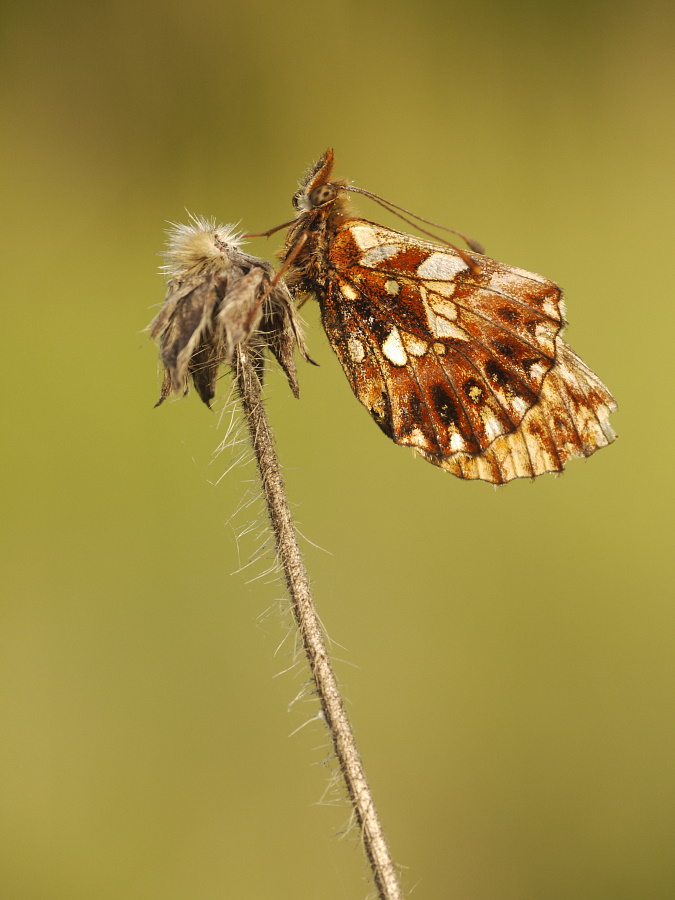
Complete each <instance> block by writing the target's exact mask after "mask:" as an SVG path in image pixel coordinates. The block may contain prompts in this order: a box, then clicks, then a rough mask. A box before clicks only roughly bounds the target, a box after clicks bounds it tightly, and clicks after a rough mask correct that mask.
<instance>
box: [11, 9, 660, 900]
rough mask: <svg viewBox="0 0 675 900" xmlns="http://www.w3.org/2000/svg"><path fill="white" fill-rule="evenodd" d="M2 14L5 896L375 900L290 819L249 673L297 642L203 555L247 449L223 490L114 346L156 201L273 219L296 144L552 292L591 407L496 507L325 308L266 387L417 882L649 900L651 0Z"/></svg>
mask: <svg viewBox="0 0 675 900" xmlns="http://www.w3.org/2000/svg"><path fill="white" fill-rule="evenodd" d="M2 18H3V23H2V36H1V38H0V40H1V52H0V66H1V68H2V73H3V74H2V87H1V94H2V104H1V107H2V113H1V115H2V135H3V137H2V141H1V142H0V163H1V165H0V170H1V177H2V182H3V184H2V201H3V215H2V223H1V225H0V228H1V229H2V237H1V246H2V248H3V257H4V259H3V264H2V283H3V291H2V293H3V333H4V341H3V349H2V353H1V355H0V364H1V365H2V367H3V369H4V374H3V384H4V386H5V391H4V399H3V411H2V424H3V441H2V473H3V477H4V485H3V493H2V505H3V512H4V515H3V517H2V519H3V534H2V544H1V546H2V556H3V574H2V587H3V601H2V623H1V632H2V654H1V659H2V662H1V665H2V672H1V675H0V690H1V692H2V710H1V712H0V715H1V717H2V730H3V732H4V734H3V737H2V740H1V742H0V761H1V772H2V774H1V776H0V779H1V783H0V804H1V809H0V829H1V837H2V839H1V848H2V856H3V859H2V861H1V865H0V869H1V870H2V876H1V878H2V887H0V894H1V895H2V897H7V898H11V900H28V898H30V900H57V898H58V900H61V898H63V900H90V898H97V900H99V898H100V900H108V898H110V900H112V898H115V900H117V898H124V900H155V898H157V900H159V898H161V900H187V898H190V900H195V898H197V900H220V898H230V897H237V898H267V897H269V898H275V900H286V898H289V900H290V898H293V900H296V898H310V900H315V898H321V900H343V898H350V900H351V898H358V897H365V895H366V894H367V892H368V890H369V889H370V888H371V887H372V885H370V884H369V883H368V882H367V875H366V869H365V866H364V862H363V857H362V853H361V851H360V849H359V848H358V844H357V841H356V839H355V838H354V836H353V835H351V836H349V835H347V836H346V837H344V838H343V839H342V840H340V835H342V832H343V831H344V829H345V827H346V825H347V823H348V810H347V809H346V807H345V806H344V804H341V803H337V805H330V803H327V804H324V805H321V804H320V801H321V799H322V797H323V795H324V792H325V789H326V787H327V785H328V782H329V778H330V768H326V766H325V765H323V763H324V761H325V759H326V757H327V755H328V747H327V742H326V738H325V735H324V732H323V729H322V727H321V726H320V725H319V724H318V723H312V724H309V725H308V726H307V727H305V728H303V729H302V730H301V731H300V732H298V733H297V734H295V735H294V736H292V737H290V738H289V735H290V734H291V732H293V731H294V730H295V729H296V728H298V726H300V725H302V724H303V723H304V722H306V721H307V720H308V719H309V718H310V717H311V716H312V715H314V713H315V712H316V707H315V706H314V704H313V703H312V702H309V701H304V702H298V703H297V704H295V705H294V706H293V708H292V709H291V711H290V712H289V711H288V709H287V707H288V704H289V703H291V701H292V700H293V698H294V697H295V696H296V694H298V692H299V691H300V690H301V688H302V685H303V682H304V678H305V672H304V670H302V669H301V668H299V669H295V670H293V671H292V672H290V673H287V674H284V675H281V676H279V677H276V678H275V677H274V676H275V675H276V674H277V673H279V672H281V671H282V670H284V669H286V668H287V667H288V666H290V665H291V664H292V661H293V656H292V649H293V638H292V636H291V637H288V638H287V639H286V641H285V643H283V645H282V646H281V647H280V649H279V650H278V652H276V655H275V651H277V647H278V646H279V645H280V644H281V642H282V641H283V639H284V637H285V636H286V635H287V632H288V619H287V617H286V616H285V615H284V614H283V613H281V612H280V611H279V610H280V604H279V603H278V601H279V598H280V597H282V595H283V591H282V588H281V586H280V584H279V583H278V581H276V580H275V577H274V576H266V575H265V574H264V573H265V570H266V569H267V568H268V560H269V553H268V554H267V557H265V558H263V559H262V560H260V561H258V562H255V563H253V564H252V565H251V566H250V567H248V568H247V569H246V570H245V571H244V572H242V573H240V574H232V573H233V572H234V571H235V570H236V569H237V568H238V567H239V566H240V565H242V564H243V563H245V562H246V561H247V560H248V559H249V558H250V556H251V555H252V554H254V555H255V553H256V550H257V547H258V546H259V544H260V541H261V540H264V536H263V538H260V537H259V535H258V532H259V530H260V528H261V520H260V507H259V504H258V503H257V502H256V503H254V504H253V506H251V507H249V508H248V509H246V510H244V511H242V512H240V513H238V514H235V515H234V518H232V515H233V513H235V510H236V509H237V507H238V506H239V505H240V504H241V503H242V502H243V501H245V500H246V498H247V497H248V496H249V492H250V491H251V489H252V485H253V481H252V479H253V478H254V471H253V468H252V466H251V465H250V464H249V465H245V466H241V467H238V468H235V469H234V470H232V471H230V472H229V473H228V474H227V475H226V476H225V477H224V478H222V479H221V480H220V481H219V479H220V476H221V475H223V473H225V471H226V469H227V468H228V465H229V464H230V462H231V460H232V456H233V454H232V452H230V451H225V452H224V453H222V454H220V455H219V456H217V457H216V458H215V459H214V458H213V451H214V450H215V448H216V447H217V445H218V444H219V442H220V441H221V440H222V438H223V436H224V433H225V425H226V422H227V419H228V416H227V414H226V415H225V416H224V417H223V419H222V421H221V419H220V417H219V416H218V414H213V413H209V412H208V411H207V410H206V409H205V408H204V407H203V406H202V404H201V403H200V402H199V401H198V400H197V398H196V396H194V395H191V396H190V397H189V398H187V399H186V400H181V401H178V402H176V403H173V404H168V405H166V406H164V407H162V408H160V409H153V404H154V402H155V400H156V398H157V396H158V383H159V382H158V378H157V372H156V352H155V349H154V347H153V346H152V345H151V344H150V343H148V341H147V338H146V336H145V335H144V334H143V333H142V329H143V327H144V326H145V325H146V323H147V322H148V321H149V319H150V318H151V317H152V316H153V315H154V313H155V311H156V308H157V304H159V303H160V302H161V300H162V298H163V291H164V289H163V282H162V279H161V278H160V277H159V275H158V274H157V266H158V264H159V263H160V260H159V259H158V257H157V256H156V253H157V252H158V251H159V250H160V249H161V247H162V243H163V240H164V235H163V231H164V228H165V227H166V222H167V220H169V221H183V220H185V218H186V210H189V211H190V212H194V213H198V214H201V215H207V216H211V215H212V216H215V217H217V218H218V219H220V220H221V221H226V222H230V221H235V222H236V221H241V222H242V226H243V227H245V228H246V229H249V230H256V231H258V230H262V229H266V228H269V227H271V226H273V225H276V224H278V223H280V222H282V221H284V220H286V219H288V218H289V217H290V215H291V214H292V210H291V206H290V198H291V195H292V193H293V191H294V190H295V188H296V184H297V179H298V178H299V177H300V175H301V174H302V172H303V171H304V169H305V168H306V166H307V165H309V164H310V163H311V162H312V161H313V160H314V159H315V158H316V157H317V156H318V155H319V154H320V153H322V152H323V150H325V148H326V147H327V146H333V147H334V148H335V150H336V154H337V173H338V175H342V176H344V177H347V178H349V179H353V180H354V181H355V183H357V184H358V185H360V186H362V187H365V188H368V189H370V190H372V191H376V192H378V193H380V194H382V195H383V196H386V197H388V198H389V199H391V200H392V201H394V202H396V203H399V204H402V205H404V206H407V207H408V208H412V209H414V210H415V211H416V212H418V213H420V214H421V215H424V216H428V217H429V218H432V219H435V220H436V221H440V222H443V223H446V224H448V225H450V226H453V227H455V228H459V229H462V230H465V231H467V232H468V233H470V234H472V235H474V236H475V237H476V238H478V239H479V240H481V241H482V242H483V243H484V244H485V245H486V247H487V249H488V252H489V253H490V254H491V255H493V256H496V257H497V258H498V259H501V260H503V261H505V262H508V263H512V264H514V265H519V266H522V267H525V268H529V269H533V270H534V271H538V272H542V273H544V274H546V275H547V276H549V277H551V278H553V279H555V280H557V281H558V282H559V283H561V284H562V285H563V286H564V288H565V290H566V296H567V304H568V316H569V319H570V322H571V325H570V327H569V329H568V332H567V335H568V338H569V341H570V343H571V344H572V346H573V347H574V348H575V349H576V350H577V351H578V352H579V353H580V354H581V355H582V356H583V357H584V359H586V361H587V362H588V363H589V364H590V365H591V366H592V367H593V368H594V369H595V370H596V371H597V372H598V373H599V374H600V376H601V377H602V378H603V379H604V380H606V382H607V383H608V385H609V386H610V387H611V389H612V390H613V391H614V392H615V394H616V397H617V399H618V402H619V404H620V412H619V413H618V414H617V415H616V416H615V417H614V423H615V427H616V428H617V430H618V431H619V433H620V439H619V441H618V442H617V443H616V444H615V445H614V446H612V447H611V448H609V449H607V450H603V451H601V452H600V453H598V454H597V455H596V456H595V457H593V458H592V459H591V460H590V461H589V462H587V463H583V462H581V461H576V462H573V463H571V464H570V466H569V468H568V470H567V472H566V474H565V475H564V477H562V478H557V479H555V478H552V477H548V478H541V479H539V480H538V481H536V483H533V484H532V483H516V484H511V485H510V486H507V487H506V488H502V489H500V490H494V489H493V488H492V487H490V486H488V485H485V484H480V483H463V482H460V481H459V480H457V479H454V478H452V477H450V476H446V475H445V474H444V473H442V472H441V471H439V470H438V469H435V468H433V467H432V466H430V465H428V464H427V463H425V462H423V461H421V460H420V459H416V458H414V457H413V455H412V454H411V453H408V452H406V451H404V450H401V449H400V448H397V447H395V446H394V445H393V444H392V443H390V442H389V441H387V440H386V438H385V437H384V436H383V435H382V434H381V433H380V432H379V430H378V429H377V428H376V427H375V425H374V424H373V423H372V422H371V421H370V419H369V416H368V414H367V413H366V411H365V410H364V409H363V408H362V407H361V406H360V405H359V404H358V403H357V401H356V400H355V399H354V398H353V396H352V395H351V392H350V390H349V388H348V386H347V383H346V381H345V378H344V376H343V374H342V372H341V371H340V369H339V366H338V363H337V361H336V359H335V358H334V356H333V354H332V352H331V350H330V348H329V346H328V344H327V341H326V338H325V336H324V335H323V333H322V331H321V329H320V325H319V322H318V316H317V310H316V305H315V304H312V305H311V307H309V306H308V307H306V309H305V312H306V317H307V320H308V340H309V345H310V351H311V353H312V355H313V356H314V357H315V358H316V359H317V360H318V361H319V362H320V364H321V367H320V368H318V369H315V368H312V367H309V366H306V365H301V367H300V379H301V391H302V396H301V400H300V401H299V402H298V401H295V400H294V399H293V398H292V397H291V396H290V393H289V390H288V387H287V385H286V384H285V381H284V379H283V378H282V377H281V376H280V374H279V372H278V371H273V372H271V373H270V376H269V378H268V394H269V411H270V416H271V419H272V422H273V425H274V427H275V428H276V431H277V437H278V444H279V452H280V455H281V459H282V462H283V464H284V466H285V474H286V478H287V483H288V488H289V492H290V495H291V498H292V501H293V503H294V504H296V510H297V516H298V522H299V527H300V529H301V531H302V533H303V535H305V536H306V538H307V539H308V541H307V542H305V543H304V547H305V549H306V556H307V562H308V565H309V567H310V570H311V573H312V578H313V582H314V585H315V589H316V596H317V601H318V604H319V610H320V614H321V616H322V619H323V621H324V623H325V625H326V627H327V629H328V632H329V634H330V636H331V638H332V639H333V640H334V641H335V642H336V643H335V654H336V656H337V657H339V660H340V661H339V662H338V663H337V666H338V672H339V676H340V679H341V682H342V684H343V687H344V690H345V693H346V695H347V697H348V704H349V710H350V713H351V715H352V717H353V722H354V726H355V729H356V733H357V737H358V739H359V741H360V745H361V750H362V753H363V756H364V760H365V763H366V766H367V770H368V772H369V775H370V779H371V782H372V785H373V788H374V791H375V795H376V799H377V800H378V802H379V805H380V811H381V814H382V817H383V819H384V823H385V828H386V831H387V833H388V835H389V838H390V841H391V846H392V851H393V853H394V855H395V858H396V859H397V861H398V862H399V863H400V864H401V865H402V866H403V867H404V868H403V880H404V883H405V885H406V888H407V889H408V890H411V892H412V893H411V896H414V897H415V898H419V900H423V898H425V900H426V898H434V900H436V898H454V897H457V898H462V900H542V898H545V900H568V898H570V900H571V898H574V900H603V898H607V900H637V898H639V900H645V898H647V900H657V898H664V900H665V898H672V897H673V896H675V863H674V861H673V858H674V857H673V834H675V778H674V774H675V765H674V760H675V740H674V738H675V719H674V713H673V709H674V702H673V701H674V700H675V677H674V676H675V658H674V654H673V644H674V640H673V639H674V637H675V633H674V632H675V627H674V626H675V613H674V612H673V604H672V600H673V592H672V587H671V585H672V562H673V560H672V519H671V516H670V513H671V506H672V502H671V497H672V493H671V492H672V474H671V472H672V466H671V465H670V464H669V463H667V461H666V463H664V464H663V465H661V463H662V461H663V459H664V458H666V457H669V456H670V455H671V453H672V449H671V448H672V440H673V413H672V349H671V347H672V333H673V326H674V322H673V286H672V277H671V268H672V260H673V241H674V238H675V234H674V228H673V208H674V205H675V204H674V201H675V197H674V193H675V192H674V191H673V182H674V178H673V162H674V160H675V155H674V153H673V136H674V132H675V125H674V120H673V98H674V93H675V92H674V90H673V86H674V85H675V62H674V54H673V46H674V35H675V31H674V29H673V24H674V19H675V14H674V13H673V9H672V6H671V4H667V3H665V2H664V3H654V2H649V0H648V2H646V3H640V4H638V3H625V2H624V3H621V2H619V3H611V2H606V3H590V4H581V3H572V2H566V3H561V2H551V3H547V4H544V5H540V4H538V3H534V2H526V0H522V2H511V3H500V2H496V0H494V2H483V3H479V4H465V3H458V2H456V0H453V2H442V0H438V2H432V0H420V2H417V3H404V2H402V0H395V2H387V3H383V2H379V3H375V2H367V0H365V2H354V0H336V2H334V3H332V4H330V5H328V4H317V3H310V2H298V3H288V4H277V3H273V2H271V0H267V2H265V0H260V2H251V0H249V2H245V3H241V4H231V3H228V2H227V0H226V2H220V3H215V2H208V0H196V2H194V3H192V4H187V3H184V2H175V0H164V2H162V3H160V2H156V0H151V2H148V3H138V2H125V0H108V2H105V0H104V2H101V3H97V4H85V3H81V2H80V3H76V2H62V3H57V4H52V3H43V4H40V3H36V2H32V0H27V2H22V3H18V2H15V3H9V4H8V3H5V4H4V5H3V8H2ZM358 212H359V213H360V214H362V215H363V216H364V217H366V218H371V217H372V218H374V219H375V220H377V221H381V222H384V223H385V224H390V225H393V226H394V227H401V226H400V224H398V225H397V224H396V223H395V221H394V220H392V219H389V218H387V216H386V214H385V213H384V212H383V211H382V210H381V209H380V208H379V207H375V206H373V205H372V204H369V202H368V201H367V200H365V199H364V198H359V202H358ZM403 228H404V230H405V228H406V226H403ZM281 240H282V238H281V236H279V235H277V236H275V237H273V238H272V239H270V240H269V241H264V240H259V241H256V242H254V243H253V244H252V245H251V249H252V252H257V253H259V254H261V255H268V256H269V255H271V254H272V253H273V251H274V250H275V249H277V248H278V246H279V245H280V243H281ZM222 384H223V385H225V384H226V382H225V381H224V382H223V383H222ZM669 390H670V391H671V393H670V394H669V393H668V391H669ZM225 394H226V390H225V388H224V389H223V398H225ZM218 481H219V483H218V484H216V482H218ZM252 519H253V520H254V526H253V529H252V530H251V531H250V532H248V533H246V534H244V532H246V531H247V526H248V523H249V522H250V521H251V520H252ZM256 519H257V521H255V520H256ZM309 541H311V542H313V543H315V544H318V545H320V546H321V547H323V548H325V550H327V551H328V552H324V551H322V550H318V549H316V548H315V547H314V546H313V544H312V543H309ZM266 611H268V613H267V614H266ZM331 799H334V798H332V797H331V796H329V797H328V800H329V801H330V800H331ZM413 889H414V891H413Z"/></svg>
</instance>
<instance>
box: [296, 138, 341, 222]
mask: <svg viewBox="0 0 675 900" xmlns="http://www.w3.org/2000/svg"><path fill="white" fill-rule="evenodd" d="M333 164H334V155H333V151H332V150H331V149H330V148H329V149H328V150H326V152H325V153H324V154H323V156H322V157H321V158H320V159H319V160H318V161H317V162H316V163H314V165H312V166H310V168H309V169H308V170H307V172H306V173H305V175H304V177H303V178H302V180H301V182H300V187H299V188H298V190H297V191H296V192H295V194H294V195H293V206H294V207H295V209H296V210H297V211H298V214H299V216H302V215H304V214H307V213H312V212H314V211H315V210H319V209H321V210H322V211H324V208H327V207H329V205H334V206H341V205H342V204H341V203H336V201H337V200H338V198H339V197H340V193H341V191H342V189H343V188H344V187H346V182H344V181H333V180H331V175H332V173H333Z"/></svg>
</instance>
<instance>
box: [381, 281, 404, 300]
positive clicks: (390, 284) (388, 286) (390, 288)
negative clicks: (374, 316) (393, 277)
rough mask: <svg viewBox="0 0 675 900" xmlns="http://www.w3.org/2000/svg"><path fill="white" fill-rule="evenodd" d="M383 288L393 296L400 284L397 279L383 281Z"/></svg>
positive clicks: (398, 289) (399, 288)
mask: <svg viewBox="0 0 675 900" xmlns="http://www.w3.org/2000/svg"><path fill="white" fill-rule="evenodd" d="M384 289H385V291H386V292H387V293H388V294H391V296H392V297H395V296H396V295H397V294H398V292H399V291H400V290H401V286H400V285H399V283H398V281H385V283H384Z"/></svg>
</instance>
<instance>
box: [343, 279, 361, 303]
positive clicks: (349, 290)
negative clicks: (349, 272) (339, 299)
mask: <svg viewBox="0 0 675 900" xmlns="http://www.w3.org/2000/svg"><path fill="white" fill-rule="evenodd" d="M340 291H341V292H342V296H343V297H346V298H347V300H358V297H359V292H358V291H357V290H356V288H355V287H354V286H353V285H351V284H349V282H348V281H341V282H340Z"/></svg>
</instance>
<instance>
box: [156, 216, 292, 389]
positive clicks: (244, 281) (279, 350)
mask: <svg viewBox="0 0 675 900" xmlns="http://www.w3.org/2000/svg"><path fill="white" fill-rule="evenodd" d="M241 244H242V237H241V235H239V234H237V233H236V232H235V230H234V228H233V227H232V226H231V225H224V226H223V225H216V223H215V221H212V220H206V219H202V218H197V217H192V223H191V224H190V225H174V226H173V227H172V229H171V230H170V231H169V241H168V246H167V249H166V251H165V253H164V257H165V259H166V265H165V266H164V269H165V271H166V272H167V274H168V275H170V276H171V280H170V281H169V284H168V288H167V294H166V299H165V301H164V305H163V307H162V309H161V310H160V312H159V314H158V315H157V317H156V318H155V320H154V321H153V322H152V324H151V325H150V329H151V336H152V338H153V339H154V340H156V341H157V342H158V344H159V357H160V360H161V362H162V365H163V366H164V381H163V384H162V389H161V393H160V397H159V400H158V401H157V404H156V405H157V406H159V405H160V403H163V402H164V400H166V398H167V397H168V396H169V395H170V394H172V393H183V394H185V393H187V391H188V385H189V379H190V378H192V382H193V384H194V386H195V389H196V391H197V393H198V394H199V396H200V397H201V398H202V400H203V401H204V403H206V405H207V406H210V404H211V400H212V399H213V397H214V396H215V385H216V380H217V377H218V370H219V368H220V365H221V364H222V363H231V362H232V359H233V355H234V350H235V347H236V346H237V345H238V344H241V345H246V347H247V348H248V349H249V351H250V352H251V353H253V355H254V357H255V359H256V369H257V371H258V374H259V376H260V377H261V378H262V374H263V367H264V355H263V354H264V350H265V348H266V347H269V349H270V350H271V351H272V353H273V354H274V356H275V357H276V358H277V360H278V361H279V363H280V365H281V367H282V368H283V370H284V372H285V373H286V377H287V378H288V383H289V385H290V388H291V390H292V391H293V394H294V395H295V396H296V397H297V396H298V379H297V372H296V368H295V362H294V359H293V351H294V349H295V347H296V345H297V346H298V347H299V349H300V352H301V353H302V355H303V356H304V357H305V358H306V359H308V358H309V357H308V356H307V352H306V349H305V344H304V341H303V338H302V332H301V329H300V324H299V321H298V317H297V312H296V308H295V304H294V302H293V299H292V297H291V295H290V293H289V291H288V288H287V287H286V284H285V283H284V281H283V279H280V278H278V277H276V273H275V270H274V268H273V267H272V266H271V265H270V264H269V263H268V262H265V261H264V260H262V259H258V258H257V257H255V256H251V255H249V254H248V253H244V252H243V251H242V250H240V246H241Z"/></svg>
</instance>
